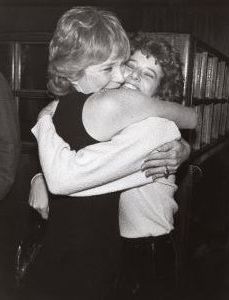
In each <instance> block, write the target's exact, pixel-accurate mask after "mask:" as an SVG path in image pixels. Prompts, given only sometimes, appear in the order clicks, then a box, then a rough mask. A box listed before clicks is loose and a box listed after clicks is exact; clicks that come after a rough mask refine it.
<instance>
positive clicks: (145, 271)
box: [117, 233, 176, 300]
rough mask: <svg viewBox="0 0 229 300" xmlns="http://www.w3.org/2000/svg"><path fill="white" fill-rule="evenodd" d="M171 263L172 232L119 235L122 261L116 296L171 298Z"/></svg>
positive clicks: (173, 263)
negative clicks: (145, 235)
mask: <svg viewBox="0 0 229 300" xmlns="http://www.w3.org/2000/svg"><path fill="white" fill-rule="evenodd" d="M175 266H176V248H175V242H174V239H173V233H171V234H168V235H163V236H159V237H147V238H136V239H128V238H122V263H121V272H120V277H119V279H118V284H117V286H118V288H117V290H118V293H119V299H125V300H127V299H141V300H145V299H154V300H159V299H160V300H162V299H163V300H164V299H170V300H171V299H173V297H175V295H174V292H175V287H176V267H175ZM117 298H118V297H117ZM174 299H175V298H174Z"/></svg>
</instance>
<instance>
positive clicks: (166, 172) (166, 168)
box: [164, 165, 169, 179]
mask: <svg viewBox="0 0 229 300" xmlns="http://www.w3.org/2000/svg"><path fill="white" fill-rule="evenodd" d="M164 175H165V178H166V179H167V178H168V177H169V168H168V166H167V165H166V166H165V172H164Z"/></svg>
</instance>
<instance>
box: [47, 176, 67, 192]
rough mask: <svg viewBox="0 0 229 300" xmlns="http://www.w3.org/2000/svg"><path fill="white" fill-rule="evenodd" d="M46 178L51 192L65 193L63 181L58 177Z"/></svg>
mask: <svg viewBox="0 0 229 300" xmlns="http://www.w3.org/2000/svg"><path fill="white" fill-rule="evenodd" d="M45 179H46V183H47V186H48V190H49V191H50V193H52V194H54V195H65V193H64V187H63V183H61V182H60V181H59V180H57V178H55V177H53V176H50V177H49V176H47V177H46V178H45Z"/></svg>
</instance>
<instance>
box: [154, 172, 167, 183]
mask: <svg viewBox="0 0 229 300" xmlns="http://www.w3.org/2000/svg"><path fill="white" fill-rule="evenodd" d="M163 177H164V174H163V175H162V174H157V175H153V176H152V181H153V182H155V181H156V180H157V179H158V178H163Z"/></svg>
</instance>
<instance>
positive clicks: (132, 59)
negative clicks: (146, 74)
mask: <svg viewBox="0 0 229 300" xmlns="http://www.w3.org/2000/svg"><path fill="white" fill-rule="evenodd" d="M129 61H130V62H131V61H132V62H135V63H136V62H137V60H136V59H134V58H130V59H129V60H128V62H129ZM146 68H147V70H148V71H150V72H152V73H153V74H154V75H155V76H156V77H157V73H156V72H155V71H154V70H153V69H151V68H150V67H146Z"/></svg>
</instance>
